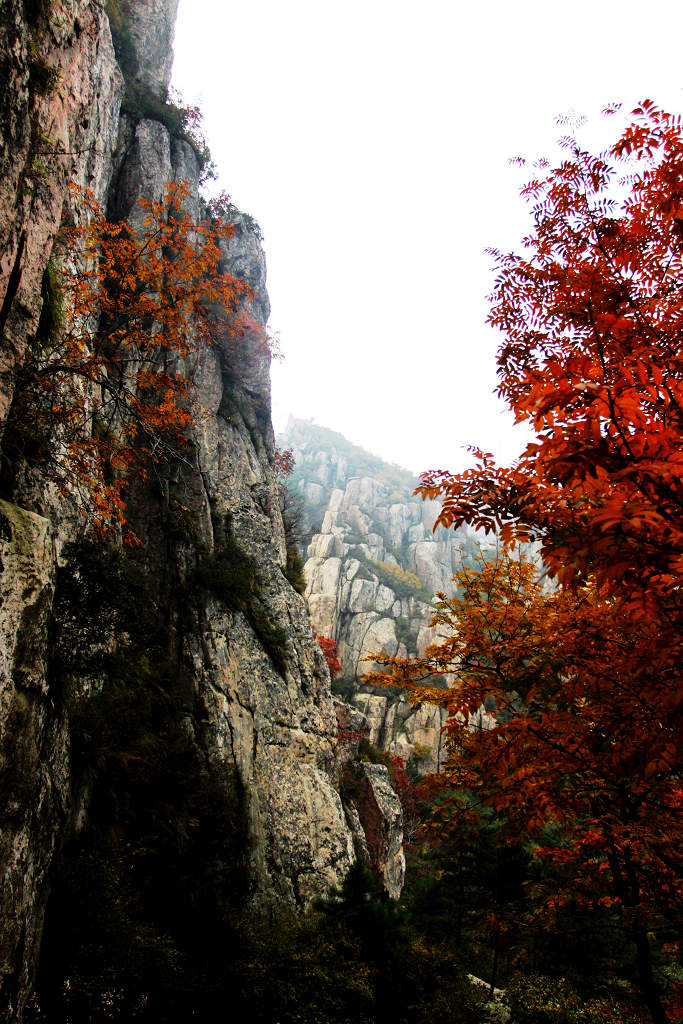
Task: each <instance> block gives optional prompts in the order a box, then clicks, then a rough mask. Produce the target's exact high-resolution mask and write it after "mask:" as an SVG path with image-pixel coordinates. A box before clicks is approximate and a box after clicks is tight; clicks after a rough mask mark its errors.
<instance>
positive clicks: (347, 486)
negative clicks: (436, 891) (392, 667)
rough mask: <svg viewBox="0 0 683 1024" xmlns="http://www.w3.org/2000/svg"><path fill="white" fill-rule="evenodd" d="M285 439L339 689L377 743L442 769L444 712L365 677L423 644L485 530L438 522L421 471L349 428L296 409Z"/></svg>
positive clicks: (315, 613)
mask: <svg viewBox="0 0 683 1024" xmlns="http://www.w3.org/2000/svg"><path fill="white" fill-rule="evenodd" d="M278 444H279V445H280V446H281V447H288V448H291V449H292V451H293V454H294V457H295V462H296V468H295V471H294V474H293V476H292V481H291V484H290V486H291V487H293V488H294V489H296V490H297V491H299V492H300V493H301V494H302V495H303V497H304V499H305V502H306V515H307V531H308V532H307V536H308V537H310V540H309V543H308V548H307V555H308V560H307V562H306V565H305V575H306V581H307V586H306V599H307V601H308V606H309V610H310V614H311V619H312V622H313V626H314V628H315V630H316V631H317V632H318V633H319V634H321V635H323V636H329V637H331V638H332V639H333V640H335V641H336V643H337V646H338V650H339V658H340V661H341V665H342V670H341V674H340V677H339V680H338V681H337V684H336V687H337V691H338V692H341V693H343V694H344V696H345V697H346V699H348V700H351V701H352V703H353V704H354V705H355V706H356V707H357V708H359V709H360V710H362V712H363V713H364V714H365V715H366V717H367V720H368V726H369V736H370V740H371V742H373V743H374V744H376V745H377V746H379V747H381V748H382V749H384V750H387V751H389V752H390V753H391V754H394V755H396V756H399V757H401V758H403V759H404V760H405V761H406V762H408V763H410V764H412V765H413V766H414V768H415V769H416V770H417V772H418V773H420V774H425V773H427V772H433V771H436V770H437V769H438V768H439V766H440V765H441V763H442V759H443V755H444V746H443V736H442V726H443V723H444V712H442V711H440V710H439V709H438V708H436V707H428V706H422V707H419V708H414V707H412V706H411V705H410V704H408V702H407V701H405V700H401V699H399V697H397V696H396V695H395V694H391V693H388V692H384V691H382V692H379V691H377V692H371V691H370V690H369V689H368V688H367V687H363V685H362V681H361V677H362V675H363V674H364V673H365V672H367V671H368V670H369V669H370V668H371V667H372V663H371V662H370V661H369V660H368V659H369V658H370V657H371V655H372V654H373V653H375V652H379V651H382V652H384V653H387V654H390V655H398V656H399V657H407V656H408V655H409V654H422V653H423V652H424V650H425V649H426V647H427V646H428V645H429V643H430V642H431V641H432V638H433V631H432V629H431V628H430V625H429V622H430V617H431V611H432V609H431V604H430V602H431V600H432V598H433V596H434V594H435V593H436V592H437V591H441V592H444V593H446V594H447V595H448V596H452V595H454V593H455V585H454V583H453V576H454V574H455V573H456V572H457V571H458V569H459V568H461V566H462V565H463V563H464V562H467V561H468V560H471V558H472V557H473V556H474V555H476V554H478V553H479V547H480V545H479V539H478V537H477V535H476V534H475V532H474V530H471V529H469V528H463V529H460V530H457V531H455V532H453V531H447V530H444V529H443V528H437V530H436V531H434V530H433V527H434V523H435V522H436V517H437V514H438V505H437V504H436V503H435V502H422V501H421V500H420V499H419V498H417V497H415V496H414V495H413V493H412V492H413V490H414V488H415V485H416V482H417V481H416V480H415V479H414V478H413V476H412V475H411V474H410V473H408V472H407V471H406V470H403V469H401V468H400V467H398V466H392V465H389V464H387V463H385V462H383V461H382V460H381V459H379V458H378V457H377V456H374V455H371V454H370V453H369V452H366V451H364V450H363V449H362V448H358V447H357V446H355V445H352V444H351V443H350V442H349V441H347V440H346V439H345V438H344V437H342V435H341V434H338V433H336V432H334V431H332V430H327V429H326V428H324V427H320V426H318V425H316V424H313V423H312V422H309V421H306V420H296V419H294V418H290V421H289V423H288V424H287V429H286V431H285V432H284V434H283V435H281V436H280V437H279V438H278Z"/></svg>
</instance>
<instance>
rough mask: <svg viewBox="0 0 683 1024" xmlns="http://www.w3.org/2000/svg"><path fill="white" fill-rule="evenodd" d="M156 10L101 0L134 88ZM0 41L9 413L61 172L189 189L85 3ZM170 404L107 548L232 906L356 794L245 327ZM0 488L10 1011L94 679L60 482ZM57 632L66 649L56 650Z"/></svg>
mask: <svg viewBox="0 0 683 1024" xmlns="http://www.w3.org/2000/svg"><path fill="white" fill-rule="evenodd" d="M176 7H177V0H138V2H136V3H130V4H124V3H122V4H121V5H120V7H119V6H118V5H117V11H118V13H119V14H120V15H121V16H122V17H124V18H126V19H127V26H128V32H129V38H130V39H132V42H133V44H134V45H135V48H136V50H137V58H138V60H137V72H136V83H137V87H138V88H144V89H146V90H148V92H150V95H152V96H154V97H156V101H157V102H163V98H164V94H165V89H166V86H167V84H168V76H169V72H170V64H171V53H170V42H171V37H172V29H173V21H174V17H175V11H176ZM0 45H1V46H2V53H3V64H2V68H1V75H2V81H1V83H0V84H1V85H2V89H3V95H4V97H5V100H6V102H5V103H4V104H3V108H2V113H1V114H0V119H1V120H2V139H3V142H2V147H3V148H2V151H1V157H0V167H1V169H2V174H1V175H0V238H1V241H2V252H3V256H2V263H1V264H0V267H1V277H0V289H1V290H0V294H1V296H2V329H3V348H2V360H3V365H2V367H0V369H1V370H2V371H3V372H2V373H1V374H0V423H1V424H2V427H3V428H4V425H5V423H7V422H8V421H9V422H11V418H12V416H13V415H14V414H15V413H14V408H15V407H14V405H13V394H12V380H13V375H12V373H11V372H10V371H11V368H12V366H13V365H15V364H16V365H20V364H21V360H22V356H23V353H24V352H25V350H26V346H27V345H30V344H31V343H32V340H33V338H34V337H35V333H36V328H37V324H38V320H39V317H40V313H41V308H42V304H43V299H44V295H43V294H41V284H42V283H43V280H44V274H45V269H46V265H47V262H48V258H49V255H50V251H51V247H52V243H53V241H54V238H55V235H56V233H57V231H58V229H59V226H60V224H61V223H63V222H64V220H68V219H69V218H73V217H76V216H78V211H77V210H75V209H74V208H73V207H72V205H71V200H70V198H69V192H68V183H69V181H71V180H74V181H76V182H77V183H78V184H80V185H82V186H83V187H88V188H91V189H92V191H93V192H94V194H95V196H96V197H97V198H98V199H99V200H100V202H101V203H102V204H103V206H104V207H105V208H106V209H107V210H108V213H109V216H110V217H111V218H115V219H121V218H126V219H128V220H129V221H130V222H131V223H135V221H136V219H137V218H139V217H140V211H139V208H138V206H137V201H138V199H139V198H141V197H145V198H159V197H160V196H161V195H162V193H163V188H164V184H165V183H166V182H167V181H172V180H176V181H179V180H185V181H188V182H189V183H190V185H191V187H192V196H193V198H192V199H191V201H190V205H191V207H193V209H191V210H190V212H191V213H192V214H193V215H194V216H197V215H198V214H199V213H200V203H201V200H200V198H199V194H198V178H199V173H200V168H199V165H198V160H197V156H196V151H195V149H194V148H193V147H192V145H191V144H190V143H189V142H188V141H187V140H185V139H183V138H182V137H181V136H179V135H178V134H177V133H176V134H174V133H173V132H172V131H170V130H169V128H168V127H167V125H166V124H164V123H162V122H161V121H160V120H156V119H153V118H149V117H144V116H140V115H139V114H137V115H132V114H131V113H130V112H129V113H127V114H121V113H120V105H121V100H122V96H123V93H124V81H123V77H122V74H121V72H120V70H119V66H118V64H117V60H116V55H115V52H114V47H113V44H112V36H111V33H110V27H109V21H108V18H107V15H106V14H105V11H104V7H103V5H102V4H100V3H98V2H96V0H66V2H64V3H62V4H60V9H59V17H57V14H56V13H55V12H54V11H53V10H52V7H51V5H50V3H49V2H46V3H41V2H38V0H36V2H35V3H33V4H32V5H31V7H30V10H29V7H28V5H27V6H26V7H25V8H22V6H21V5H19V4H15V3H4V4H3V5H2V7H1V8H0ZM233 219H234V223H235V227H236V232H235V235H234V237H233V238H232V239H231V241H230V242H229V243H226V244H225V246H224V249H223V260H224V267H225V269H226V270H227V271H229V272H230V273H232V274H233V275H235V276H238V277H241V278H243V279H246V280H248V281H249V282H250V284H251V285H252V287H253V288H254V299H253V301H252V302H251V303H250V308H249V313H250V315H251V316H252V317H253V319H254V320H255V321H256V323H257V324H264V323H265V321H266V319H267V316H268V312H269V305H268V297H267V294H266V291H265V262H264V257H263V252H262V249H261V246H260V242H259V238H258V235H257V233H256V231H255V230H254V227H253V225H252V224H251V222H250V220H249V219H247V218H244V217H242V216H241V215H240V214H238V213H234V215H233ZM191 412H192V426H191V428H190V437H189V446H188V449H187V454H186V456H185V457H184V458H183V460H182V461H179V462H178V463H177V464H176V463H174V462H173V461H172V460H171V461H170V462H169V464H168V465H167V466H165V467H163V468H162V469H161V471H160V472H159V474H158V475H157V477H156V479H154V480H153V481H150V482H147V483H145V482H139V483H137V484H136V485H135V486H134V487H133V488H132V489H131V493H130V497H129V506H130V507H129V514H130V516H131V519H132V521H133V522H134V525H135V529H136V532H137V534H138V536H139V537H140V539H141V541H142V543H141V545H140V547H139V548H138V549H136V550H135V551H134V552H132V553H130V555H129V556H127V557H128V559H129V561H130V562H131V564H132V565H134V567H135V570H136V571H137V572H138V573H139V574H140V576H141V578H144V580H145V587H146V591H145V594H146V597H145V608H146V611H145V614H147V615H149V614H151V615H153V616H154V617H155V621H157V622H158V623H159V624H160V627H161V626H163V637H164V641H163V643H164V650H163V655H164V660H165V663H166V662H168V664H169V665H171V666H172V669H168V668H167V669H166V671H167V673H170V675H171V676H172V688H173V694H174V696H173V708H174V710H173V711H172V713H171V712H169V711H168V710H166V711H165V712H164V714H165V718H164V723H165V725H164V728H165V729H166V730H167V736H168V742H169V743H171V742H172V743H173V744H174V745H175V747H174V749H176V748H177V749H180V750H181V752H182V754H183V756H184V757H185V759H186V760H188V759H189V761H191V763H192V764H194V765H197V766H199V767H198V768H197V771H198V772H199V775H200V777H201V779H203V780H205V779H209V780H210V783H211V785H212V786H213V787H214V789H216V788H217V791H219V792H220V793H221V794H222V795H223V797H225V798H226V799H228V798H229V799H230V800H232V801H233V803H235V802H237V803H239V806H240V821H241V827H242V828H243V830H244V841H245V847H244V848H245V851H246V852H245V878H246V883H245V884H246V885H247V887H248V898H249V901H250V902H251V904H252V905H264V904H270V905H273V904H274V905H277V904H278V903H284V904H289V905H292V904H297V905H305V904H307V903H308V902H309V901H310V900H311V899H312V898H313V897H315V896H317V895H322V894H324V893H325V892H326V891H327V890H328V889H329V887H330V886H332V885H335V884H338V883H339V882H340V881H341V880H342V879H343V877H344V875H345V874H346V872H347V870H348V868H349V866H350V865H351V864H352V863H353V861H354V860H355V858H356V855H357V853H356V851H357V850H360V849H361V848H362V845H363V842H365V843H366V846H367V842H368V841H366V840H365V838H364V837H365V835H366V831H365V830H364V829H365V827H366V826H364V824H363V823H362V822H361V821H360V819H359V817H358V809H357V808H356V807H352V808H351V807H348V806H347V808H346V809H345V808H344V807H343V806H342V800H341V797H340V792H339V759H338V723H337V718H336V716H335V708H334V703H333V700H332V697H331V694H330V683H329V673H328V670H327V666H326V663H325V660H324V658H323V656H322V653H321V650H320V648H319V646H318V644H317V642H316V641H315V639H314V636H313V633H312V630H311V625H310V622H309V618H308V614H307V610H306V606H305V603H304V601H303V599H302V598H301V597H300V596H299V595H298V594H297V593H295V591H294V590H293V589H292V587H291V586H290V584H289V583H288V582H287V580H286V579H285V576H284V574H283V571H282V567H283V566H284V564H285V542H284V533H283V525H282V520H281V516H280V512H279V507H278V494H277V487H276V484H275V481H274V476H273V456H274V444H273V436H272V428H271V424H270V380H269V356H268V353H267V352H266V351H265V350H264V348H263V346H261V345H259V344H256V343H255V341H254V340H253V339H251V338H249V337H246V338H245V339H244V343H243V344H242V345H241V346H240V350H239V355H236V354H235V351H234V346H229V345H228V344H227V343H226V344H225V345H224V346H223V345H221V344H219V345H217V346H216V347H215V348H213V349H212V350H211V351H209V352H207V353H206V357H205V358H204V359H202V361H201V363H200V365H199V366H198V367H196V368H195V370H194V377H193V388H192V392H191ZM2 498H3V499H4V500H2V501H1V502H0V559H1V564H0V571H1V573H2V576H1V578H0V596H1V598H2V603H1V604H0V631H1V646H0V712H1V716H2V717H1V720H0V757H1V759H2V792H1V793H0V829H1V833H0V877H2V879H3V883H2V892H1V896H0V917H1V918H2V920H3V928H2V936H1V938H0V1015H2V1016H3V1019H7V1020H12V1021H13V1020H21V1019H22V1014H23V1009H24V1006H25V1005H26V1002H27V999H28V998H29V996H30V993H31V989H32V985H33V980H34V975H35V969H36V963H37V960H38V957H39V950H40V938H41V930H42V926H43V917H44V912H45V904H46V900H47V896H48V892H49V889H50V879H51V872H54V870H55V869H54V863H55V857H56V855H57V854H58V853H59V851H60V850H61V849H63V848H64V846H65V844H67V843H70V842H71V843H73V842H75V841H76V840H77V838H78V836H79V835H80V834H81V833H82V832H83V831H84V830H86V831H87V828H88V827H89V826H88V815H89V806H90V801H91V799H93V793H95V794H96V793H97V789H98V785H99V782H98V776H97V769H96V768H93V767H92V765H91V766H90V767H89V768H88V769H87V770H85V769H84V768H83V766H82V758H81V760H79V757H80V756H81V755H80V754H79V753H78V750H79V749H80V748H79V743H80V744H81V745H82V739H79V738H78V737H77V736H76V733H75V731H74V730H75V725H74V723H75V722H77V721H81V720H82V718H83V714H84V711H83V709H84V708H87V707H89V706H90V705H92V703H93V700H96V699H99V698H101V697H102V688H103V687H104V686H105V683H106V681H105V683H103V682H102V676H101V675H100V676H97V675H94V676H88V675H87V673H86V675H83V674H81V675H80V676H79V674H78V668H77V661H78V659H77V657H76V653H75V652H76V651H77V650H78V651H81V648H82V649H83V651H85V650H86V647H87V645H88V644H90V646H91V648H92V643H93V642H92V640H88V639H87V638H85V634H86V632H87V630H86V627H85V625H83V628H82V629H80V631H79V623H78V622H76V623H75V624H74V622H73V621H72V620H71V619H69V617H68V615H67V614H66V613H65V612H64V610H63V609H64V608H65V607H67V606H69V605H68V601H67V598H66V597H65V594H70V593H71V592H72V591H73V590H74V587H75V590H76V592H77V591H78V589H79V585H80V581H82V580H84V579H85V569H84V567H83V563H78V562H74V559H73V554H72V552H73V550H74V545H73V542H74V541H75V542H79V543H81V544H82V537H81V534H82V530H81V528H80V525H79V520H78V517H77V516H75V515H74V512H73V509H72V508H71V506H70V503H69V501H68V499H67V498H64V497H62V496H60V495H59V494H57V493H56V492H55V491H54V489H53V488H52V487H51V486H50V484H49V482H48V480H47V479H45V478H44V477H43V476H42V475H41V469H40V466H32V467H22V469H21V472H19V473H16V474H14V476H13V477H12V483H11V487H9V488H6V491H5V493H3V495H2ZM238 572H240V573H242V574H243V576H245V578H248V587H249V594H248V597H247V598H241V599H240V601H235V600H231V598H230V594H229V593H226V587H227V588H229V587H230V586H231V585H232V586H234V580H232V582H231V573H232V574H233V576H234V575H235V574H237V573H238ZM226 580H227V582H226ZM105 598H106V599H107V600H111V601H112V602H113V600H114V598H113V597H111V598H110V595H105ZM69 607H71V606H69ZM60 609H61V611H60ZM86 611H87V610H86ZM120 612H121V609H118V611H117V614H119V613H120ZM112 614H114V613H113V612H112ZM107 621H108V620H107ZM103 622H104V620H103ZM88 628H91V629H92V630H94V631H95V633H97V630H98V629H99V631H100V634H101V635H99V639H98V640H97V642H96V644H95V646H96V647H97V646H98V645H99V647H98V650H100V653H101V651H102V650H103V651H104V652H105V654H107V655H110V654H112V653H113V654H115V653H116V650H117V649H118V648H117V644H118V645H119V647H120V648H121V650H126V648H125V643H129V640H128V639H126V640H125V643H124V641H121V640H120V639H117V636H116V635H115V633H111V635H110V634H109V633H107V632H106V630H105V626H104V625H102V624H101V623H100V624H98V623H97V622H95V623H94V624H93V623H91V626H90V627H88ZM69 631H71V632H69ZM67 636H68V637H71V638H72V640H73V650H68V649H67V650H66V654H64V652H62V654H61V655H60V656H59V658H57V656H56V655H55V650H58V649H60V644H61V648H65V647H68V644H67V643H66V640H65V639H64V638H65V637H67ZM125 636H126V637H127V636H128V634H125ZM60 637H61V638H62V639H61V640H60ZM71 642H72V641H71V640H70V641H69V643H71ZM121 645H123V646H121ZM81 653H82V651H81ZM86 653H87V651H86ZM78 656H79V657H81V654H79V655H78ZM84 657H85V655H84ZM60 659H61V660H60ZM145 671H147V672H149V669H148V668H147V669H145ZM65 680H66V682H65ZM169 685H171V684H169ZM104 696H106V694H105V695H104ZM77 740H78V742H77ZM77 748H78V749H77ZM370 774H372V773H370ZM375 774H376V775H378V776H379V775H382V772H379V773H377V772H376V773H375ZM369 787H370V791H371V793H372V801H371V802H372V818H373V822H372V829H371V832H372V835H373V836H374V837H377V836H379V835H380V834H381V836H382V839H381V842H380V840H378V839H376V838H375V839H373V840H372V843H374V849H373V858H374V863H375V866H376V867H377V869H378V870H379V872H380V874H383V875H384V877H385V884H386V887H387V889H388V891H389V892H390V894H391V895H393V896H397V895H398V894H399V892H400V888H401V884H402V863H403V862H402V851H401V849H400V846H401V814H400V806H399V805H398V803H397V801H396V798H395V796H394V794H393V793H392V791H391V788H390V786H389V785H388V778H379V777H378V778H374V776H373V778H372V779H370V780H369ZM211 813H212V812H211V809H210V808H209V811H208V814H209V815H210V814H211ZM359 822H360V824H359ZM368 834H369V833H368ZM354 844H355V845H354ZM226 856H227V854H226ZM219 859H220V858H219Z"/></svg>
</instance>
